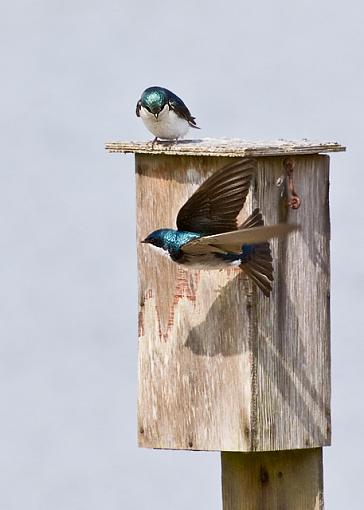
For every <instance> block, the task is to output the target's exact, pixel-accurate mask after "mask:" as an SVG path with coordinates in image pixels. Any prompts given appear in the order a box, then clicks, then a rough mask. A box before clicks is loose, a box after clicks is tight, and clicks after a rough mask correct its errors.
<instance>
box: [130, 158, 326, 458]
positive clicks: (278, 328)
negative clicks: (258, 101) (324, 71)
mask: <svg viewBox="0 0 364 510" xmlns="http://www.w3.org/2000/svg"><path fill="white" fill-rule="evenodd" d="M293 161H294V164H295V170H294V179H295V185H296V189H297V192H298V193H299V194H300V195H301V198H302V206H301V208H300V209H299V210H298V211H289V212H287V209H286V208H285V207H284V203H283V202H284V200H285V197H284V196H281V189H280V188H279V187H277V185H276V181H277V179H278V178H279V177H280V176H281V175H282V174H283V158H281V157H274V158H259V160H258V172H257V178H256V182H255V183H254V185H253V186H252V190H251V192H250V194H249V197H248V200H247V203H246V209H245V210H243V211H242V214H241V218H242V219H243V217H244V215H245V216H246V215H247V214H248V213H249V212H250V211H251V210H252V208H253V207H255V206H256V205H257V204H259V206H260V207H261V209H262V211H263V214H264V217H265V220H266V223H268V224H269V223H275V222H277V221H288V222H294V223H296V222H299V223H301V224H302V231H301V232H299V233H295V234H293V235H291V236H290V238H289V239H288V240H283V241H273V242H272V251H273V254H274V267H275V282H274V288H273V293H272V295H271V298H270V299H267V298H265V297H264V296H263V295H262V294H261V293H260V292H259V291H258V289H256V287H255V286H254V285H253V284H252V283H251V282H250V281H249V280H248V279H247V278H246V277H245V276H244V275H243V273H242V272H241V271H240V270H239V269H231V270H223V271H197V270H188V271H187V270H185V269H183V268H182V267H180V266H178V265H176V264H174V263H173V262H171V261H170V260H169V259H167V258H166V257H163V256H161V255H160V254H159V253H157V252H156V251H155V250H153V248H152V247H151V246H147V245H143V244H140V243H139V242H138V270H139V394H138V426H139V432H138V437H139V444H140V445H141V446H145V447H152V448H173V449H197V450H220V451H263V450H280V449H291V448H312V447H318V446H322V445H325V444H329V442H330V357H329V217H328V161H329V160H328V157H327V156H298V157H295V158H293ZM225 162H226V159H225V158H223V157H200V156H194V157H188V156H164V155H159V156H158V155H155V156H152V157H151V156H149V155H138V156H137V157H136V176H137V239H138V241H140V240H141V239H143V238H144V237H145V236H146V235H147V234H148V233H149V232H151V231H153V230H155V229H157V228H161V227H172V228H173V227H174V226H175V218H176V216H177V213H178V210H179V208H180V207H181V206H182V205H183V203H184V202H185V201H186V200H187V198H188V197H189V196H190V195H191V194H192V193H193V191H194V190H195V189H197V187H198V186H199V185H200V184H201V183H202V182H203V181H204V180H205V179H206V178H207V177H208V176H209V175H210V174H211V173H212V172H214V171H215V170H217V169H218V168H220V167H221V166H223V165H224V164H225Z"/></svg>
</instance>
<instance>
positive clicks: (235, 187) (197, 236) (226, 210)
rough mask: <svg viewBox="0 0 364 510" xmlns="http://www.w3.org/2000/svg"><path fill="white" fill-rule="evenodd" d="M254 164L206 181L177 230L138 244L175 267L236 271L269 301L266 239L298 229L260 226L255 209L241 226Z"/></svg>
mask: <svg viewBox="0 0 364 510" xmlns="http://www.w3.org/2000/svg"><path fill="white" fill-rule="evenodd" d="M255 169H256V163H255V160H253V159H246V158H245V159H241V160H239V161H236V162H234V163H231V164H229V165H227V166H224V167H223V168H221V169H220V170H218V171H217V172H215V173H214V174H213V175H212V176H211V177H209V178H208V179H207V180H206V181H205V182H204V183H203V184H202V185H201V186H200V187H199V188H198V189H197V191H196V192H195V193H194V194H193V195H192V196H191V197H190V198H189V200H188V201H187V202H186V203H185V204H184V206H183V207H182V208H181V209H180V211H179V213H178V216H177V221H176V223H177V230H173V229H169V228H163V229H160V230H155V231H154V232H152V233H151V234H149V235H148V236H147V237H146V238H145V239H144V241H142V243H148V244H151V245H153V246H155V247H157V248H160V249H161V250H163V251H164V253H165V254H166V255H168V256H169V257H170V258H171V259H172V260H173V261H174V262H176V263H177V264H182V265H184V266H186V267H187V266H191V267H193V268H196V269H221V268H227V267H229V266H235V267H240V269H242V270H243V271H244V272H245V274H246V275H248V276H249V277H250V278H251V279H252V281H253V282H254V283H255V284H256V285H257V286H258V287H259V288H260V289H261V290H262V292H263V294H264V295H265V296H267V297H269V295H270V292H271V290H272V284H271V282H272V281H273V265H272V255H271V251H270V246H269V242H267V241H268V240H269V239H271V238H273V237H281V236H285V235H287V234H289V233H290V232H292V231H294V230H297V229H298V228H299V227H298V225H292V224H290V225H288V224H277V225H269V226H264V222H263V218H262V214H261V212H260V211H259V209H255V210H254V211H253V213H252V214H251V215H250V216H249V217H248V218H247V219H246V220H245V221H244V223H243V224H242V225H240V226H238V225H237V216H238V214H239V212H240V210H241V209H242V207H243V205H244V202H245V199H246V196H247V194H248V192H249V188H250V184H251V180H252V177H253V175H254V173H255Z"/></svg>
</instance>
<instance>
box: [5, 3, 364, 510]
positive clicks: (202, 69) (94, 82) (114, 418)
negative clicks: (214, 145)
mask: <svg viewBox="0 0 364 510" xmlns="http://www.w3.org/2000/svg"><path fill="white" fill-rule="evenodd" d="M363 17H364V16H363V6H362V2H360V1H359V0H358V1H350V0H349V1H346V2H338V1H336V0H330V1H329V0H321V1H320V2H317V0H316V1H313V0H312V1H311V0H310V1H306V0H301V1H300V2H299V3H298V2H297V3H295V2H292V1H288V0H284V1H283V0H277V1H275V2H272V1H268V0H265V1H259V0H257V1H255V2H247V1H241V0H240V1H238V0H235V1H231V2H226V1H225V2H222V1H221V2H220V1H213V0H210V1H206V0H200V1H199V2H197V1H194V2H193V1H191V0H185V1H184V2H183V3H177V2H175V3H173V2H167V1H159V2H156V1H153V2H152V1H151V2H146V1H143V2H140V1H133V2H125V1H123V0H103V1H102V2H101V1H99V2H96V1H94V0H87V1H86V0H82V1H81V0H73V1H69V0H63V1H60V0H52V1H49V0H48V1H45V0H28V1H27V0H13V1H11V2H10V1H7V2H2V5H1V7H0V53H1V60H0V62H1V97H0V111H1V115H0V129H1V139H0V140H1V142H0V143H1V152H0V158H1V166H0V169H1V170H0V172H1V186H0V218H1V235H0V243H1V247H0V253H1V258H0V260H1V264H0V328H1V329H0V333H1V340H0V350H1V354H0V403H1V418H0V509H1V510H24V509H26V510H83V509H85V510H100V509H106V510H120V509H121V508H123V509H124V508H125V509H135V510H147V509H158V510H170V509H171V508H173V510H182V509H183V510H184V509H187V508H190V509H197V508H198V509H208V510H217V509H220V508H221V501H220V478H219V477H220V464H219V455H218V454H215V453H191V452H168V451H153V450H150V451H149V450H139V449H137V447H136V417H135V414H136V363H137V340H136V338H137V332H136V317H137V313H136V312H137V309H136V305H137V301H136V256H135V204H134V191H135V189H134V166H133V157H132V156H122V155H108V154H106V153H105V151H104V149H103V146H104V142H105V141H107V140H117V139H141V140H142V139H146V138H148V139H149V138H150V135H149V134H148V133H147V132H146V131H145V128H144V126H143V125H142V123H141V121H140V120H139V119H137V118H136V117H135V113H134V111H135V103H136V101H137V99H138V98H139V96H140V93H141V92H142V90H143V89H144V88H146V87H147V86H150V85H162V86H165V87H168V88H170V89H172V90H173V91H174V92H176V93H177V94H179V95H180V96H181V97H182V98H183V99H184V100H185V102H186V103H187V105H188V106H189V107H190V109H191V111H192V113H193V115H195V116H196V118H197V121H198V124H199V125H200V126H201V127H202V131H201V132H199V133H198V135H200V134H201V135H202V136H217V137H218V136H227V137H229V136H234V137H236V136H239V137H243V138H250V139H258V138H259V139H264V138H269V139H272V138H291V139H292V138H301V137H307V138H319V139H323V140H327V139H330V140H334V141H338V142H341V143H343V144H347V146H348V152H347V153H346V154H345V153H344V154H337V155H335V154H334V155H332V156H331V169H332V170H331V220H332V374H333V400H332V405H333V446H332V447H331V448H326V449H325V497H326V503H327V508H328V509H330V510H342V509H344V508H347V509H350V510H355V509H360V508H362V505H363V502H362V500H363V498H362V470H363V468H362V454H363V429H364V409H363V373H364V372H363V359H364V335H363V320H362V318H363V304H364V303H363V295H364V269H363V263H362V261H363V250H364V240H363V223H364V222H363V219H364V218H363V207H362V203H363V185H364V177H363V175H364V173H363V172H364V170H363V168H364V165H363V163H364V143H363V142H364V137H363V127H362V126H363V102H364V66H363V48H364V32H363V22H364V19H363Z"/></svg>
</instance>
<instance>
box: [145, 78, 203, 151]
mask: <svg viewBox="0 0 364 510" xmlns="http://www.w3.org/2000/svg"><path fill="white" fill-rule="evenodd" d="M136 115H137V117H141V118H142V121H143V122H144V125H145V127H146V128H147V129H149V131H150V132H151V133H152V134H153V135H154V136H155V139H154V141H153V143H154V142H156V141H157V140H158V138H162V139H164V140H176V141H177V140H178V139H179V138H183V137H184V136H185V134H186V133H187V131H188V130H189V128H190V127H192V128H195V129H200V128H199V127H197V126H196V122H195V117H192V115H191V113H190V111H189V109H188V108H187V106H186V105H185V104H184V102H183V101H182V99H180V98H179V97H178V96H176V95H175V94H173V92H171V91H170V90H167V89H164V88H163V87H149V88H148V89H146V90H144V92H143V94H142V97H141V98H140V99H139V101H138V102H137V105H136Z"/></svg>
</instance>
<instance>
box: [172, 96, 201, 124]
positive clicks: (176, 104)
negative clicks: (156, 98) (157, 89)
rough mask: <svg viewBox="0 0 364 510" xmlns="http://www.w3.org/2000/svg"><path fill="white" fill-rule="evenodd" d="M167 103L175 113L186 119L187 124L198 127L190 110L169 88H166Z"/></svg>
mask: <svg viewBox="0 0 364 510" xmlns="http://www.w3.org/2000/svg"><path fill="white" fill-rule="evenodd" d="M168 96H169V99H168V105H169V108H170V109H171V110H173V111H174V112H175V113H176V115H178V116H179V117H181V118H182V119H185V120H187V122H188V123H189V125H190V126H191V127H193V128H196V129H200V128H199V127H198V126H197V125H196V120H195V117H192V115H191V112H190V110H189V109H188V108H187V106H186V105H185V104H184V102H183V101H182V99H180V98H179V97H178V96H176V94H173V92H171V91H170V90H168Z"/></svg>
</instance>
